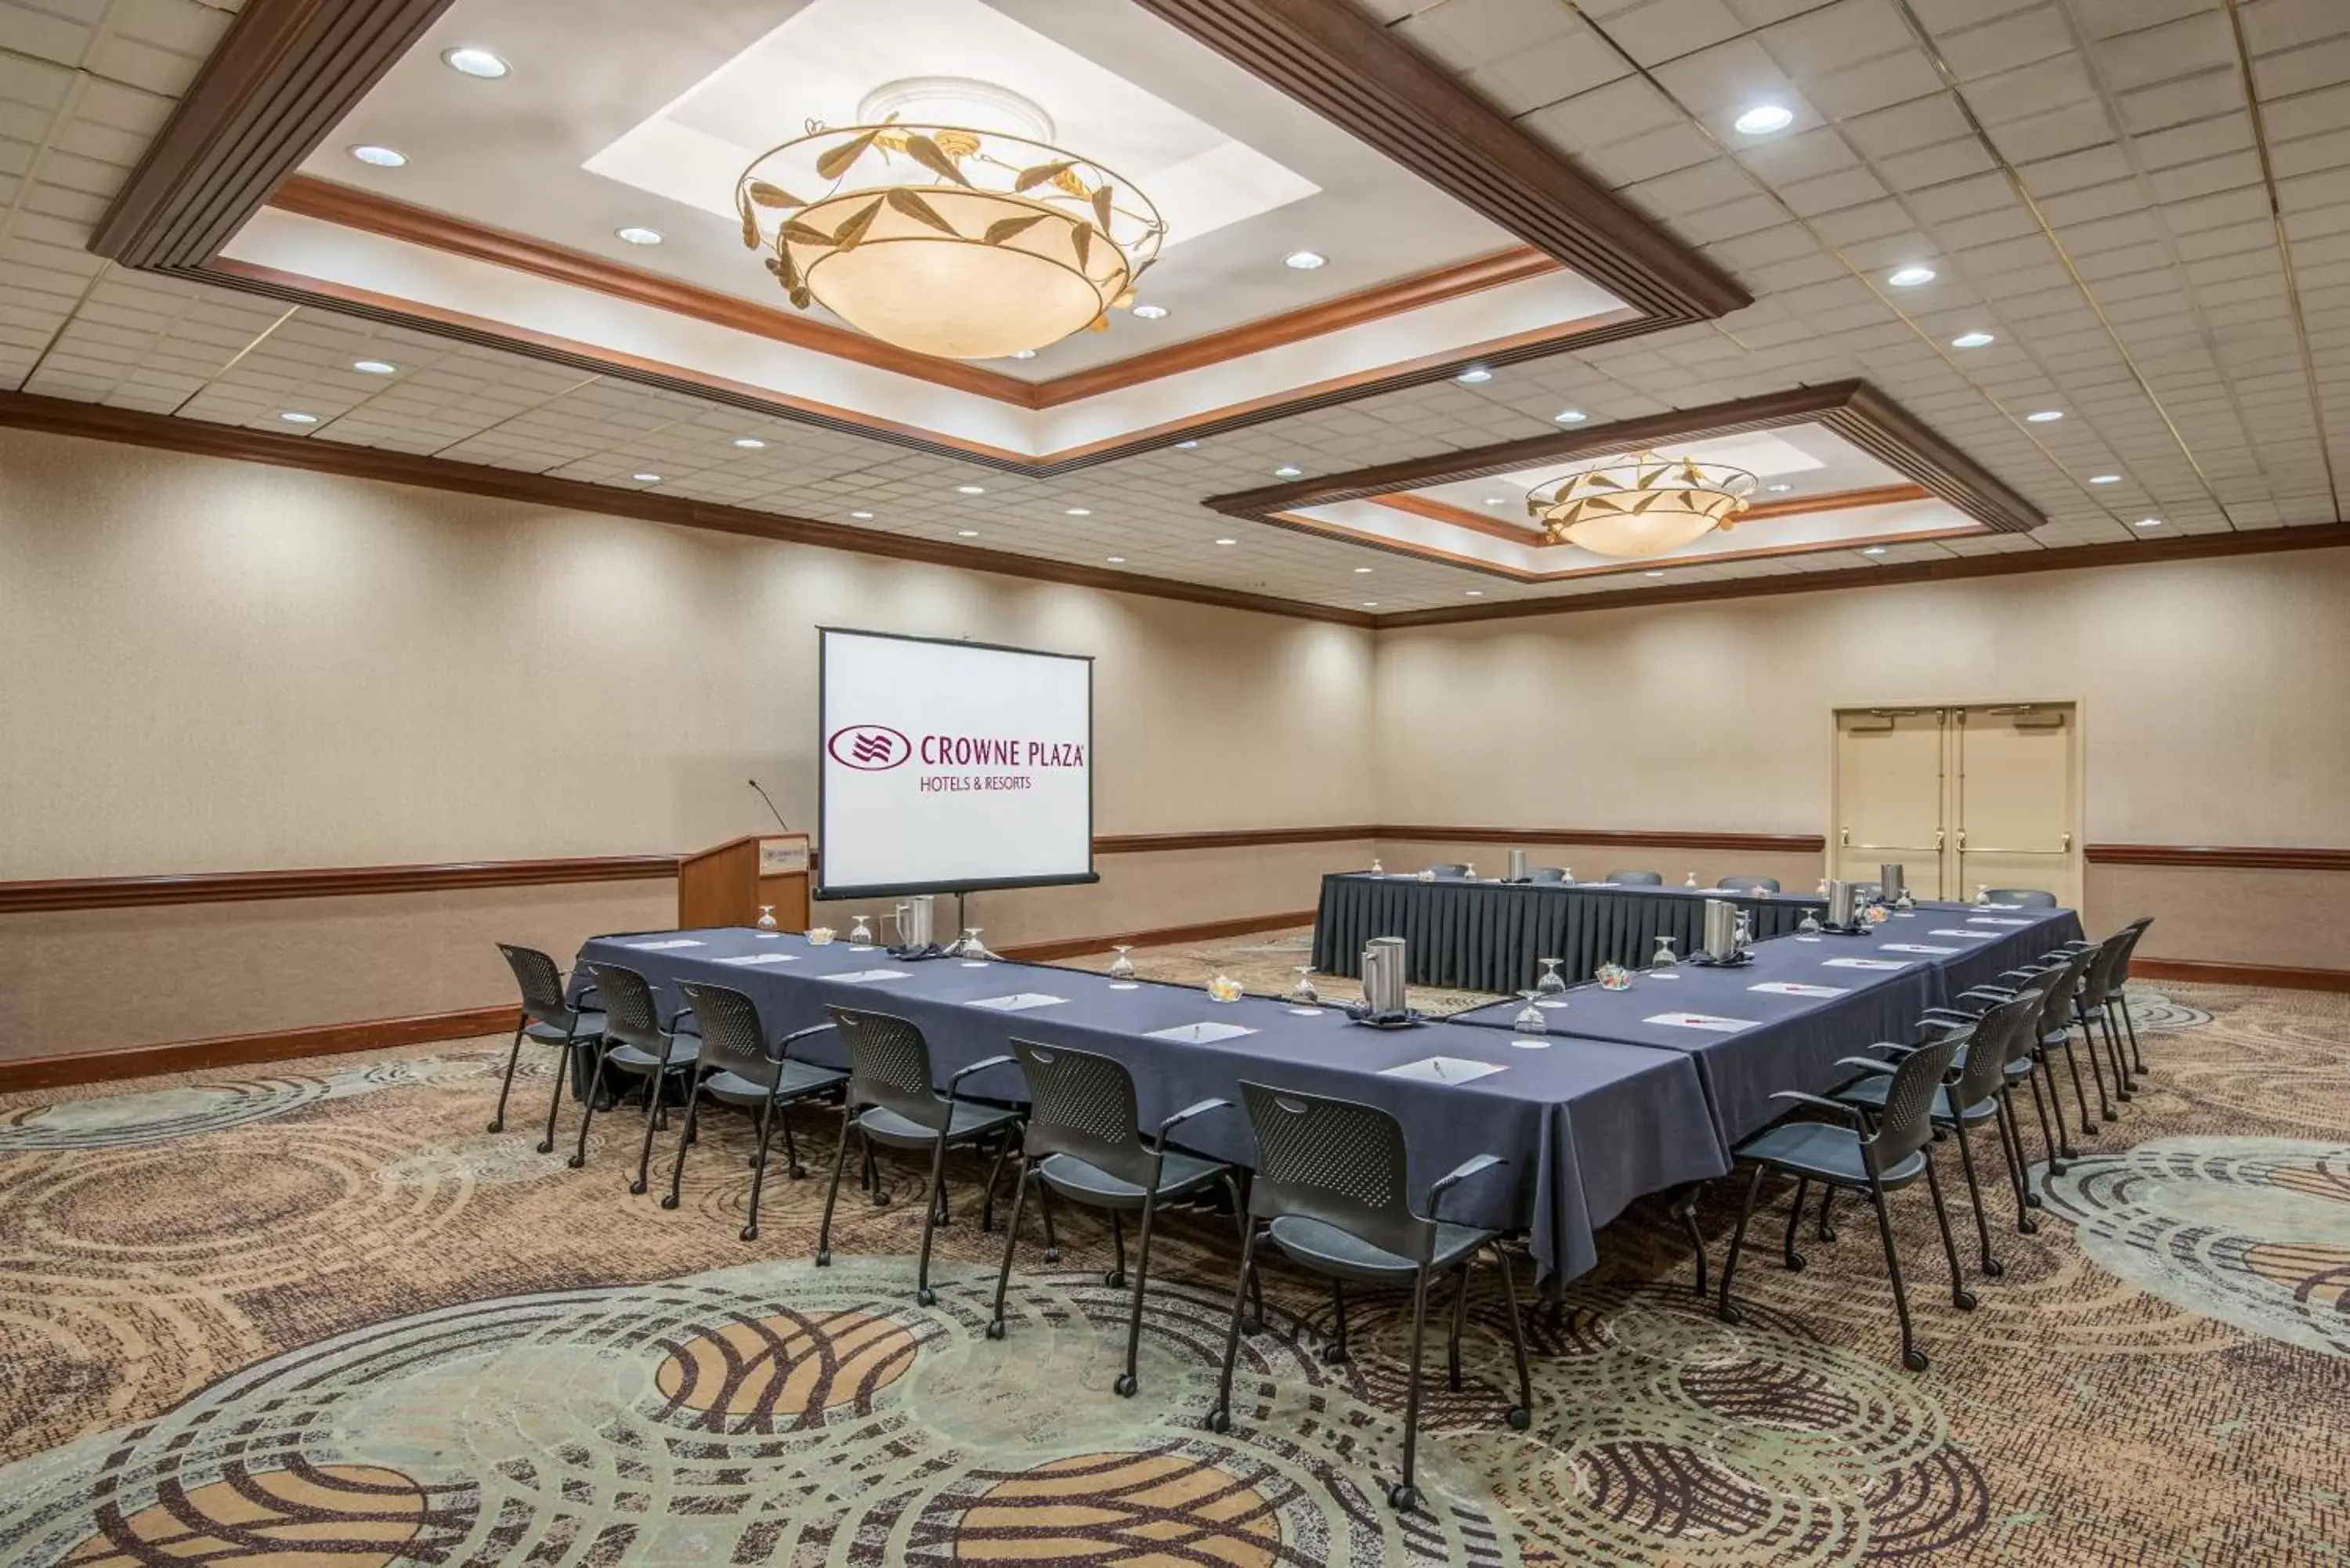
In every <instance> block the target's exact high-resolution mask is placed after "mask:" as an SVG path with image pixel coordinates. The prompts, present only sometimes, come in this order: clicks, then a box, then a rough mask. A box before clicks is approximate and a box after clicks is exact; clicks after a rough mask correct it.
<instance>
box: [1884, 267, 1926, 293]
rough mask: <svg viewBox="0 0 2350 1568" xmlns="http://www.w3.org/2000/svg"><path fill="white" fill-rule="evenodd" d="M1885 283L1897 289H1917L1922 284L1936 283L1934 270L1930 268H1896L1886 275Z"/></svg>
mask: <svg viewBox="0 0 2350 1568" xmlns="http://www.w3.org/2000/svg"><path fill="white" fill-rule="evenodd" d="M1885 281H1886V282H1887V283H1889V284H1891V285H1892V286H1894V287H1896V288H1915V287H1917V286H1918V285H1919V284H1921V283H1931V282H1933V281H1934V269H1933V268H1932V267H1929V266H1903V267H1896V268H1894V269H1893V270H1892V271H1891V272H1889V273H1887V274H1886V275H1885Z"/></svg>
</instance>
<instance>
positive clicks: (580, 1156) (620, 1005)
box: [569, 963, 702, 1193]
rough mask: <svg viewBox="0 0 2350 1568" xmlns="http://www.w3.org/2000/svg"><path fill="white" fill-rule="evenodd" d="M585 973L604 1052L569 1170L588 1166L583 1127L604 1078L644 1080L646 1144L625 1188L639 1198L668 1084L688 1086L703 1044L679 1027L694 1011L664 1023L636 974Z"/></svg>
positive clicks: (615, 970) (608, 969)
mask: <svg viewBox="0 0 2350 1568" xmlns="http://www.w3.org/2000/svg"><path fill="white" fill-rule="evenodd" d="M587 971H588V972H589V973H590V974H592V975H594V976H595V977H596V991H597V993H598V995H599V996H600V997H601V998H602V999H603V1002H604V1038H603V1048H602V1049H601V1050H600V1051H598V1053H597V1055H596V1079H595V1082H594V1083H593V1084H591V1085H589V1086H588V1090H587V1110H586V1112H585V1113H584V1114H583V1115H582V1116H580V1118H579V1147H577V1148H576V1149H574V1150H573V1151H572V1154H571V1159H570V1162H569V1163H570V1165H571V1168H572V1169H574V1170H577V1169H578V1168H580V1167H581V1166H583V1165H586V1164H587V1124H588V1123H590V1122H592V1121H594V1120H595V1119H596V1101H597V1099H598V1096H601V1095H602V1094H603V1092H604V1077H605V1075H606V1074H608V1073H614V1072H619V1073H625V1074H627V1075H629V1076H630V1077H633V1078H643V1079H646V1080H647V1081H648V1082H647V1085H646V1089H645V1141H644V1146H643V1147H640V1148H639V1149H638V1150H637V1178H636V1179H635V1180H634V1181H631V1182H629V1191H630V1192H633V1193H642V1192H643V1191H644V1190H645V1188H646V1187H647V1185H649V1184H648V1182H647V1180H646V1177H647V1175H648V1173H649V1172H650V1170H651V1168H652V1159H653V1131H654V1129H655V1128H656V1127H660V1125H661V1122H662V1120H663V1119H664V1118H663V1111H662V1107H663V1106H664V1105H666V1104H667V1101H668V1090H669V1084H670V1080H671V1079H672V1078H679V1079H684V1080H686V1081H687V1082H688V1083H690V1082H691V1079H692V1075H693V1071H694V1062H695V1060H696V1059H697V1058H698V1057H699V1056H700V1054H701V1051H702V1041H701V1039H700V1037H699V1036H697V1035H696V1034H694V1033H692V1032H691V1031H690V1030H684V1029H681V1028H679V1027H678V1025H679V1024H681V1023H683V1022H684V1021H685V1020H686V1018H687V1017H689V1016H690V1015H691V1013H692V1012H693V1009H691V1007H681V1008H679V1009H678V1010H677V1011H676V1012H672V1013H671V1014H670V1015H669V1017H668V1018H667V1019H663V1018H662V1017H661V1015H660V1007H659V1006H657V1005H656V1004H655V1002H654V1001H653V988H652V987H651V986H650V984H648V983H647V982H646V980H645V977H644V976H643V975H640V974H639V973H638V972H637V971H635V970H632V969H623V968H622V967H620V966H619V964H616V963H590V964H589V965H588V966H587Z"/></svg>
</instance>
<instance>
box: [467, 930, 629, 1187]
mask: <svg viewBox="0 0 2350 1568" xmlns="http://www.w3.org/2000/svg"><path fill="white" fill-rule="evenodd" d="M498 951H500V952H502V953H504V954H505V955H506V967H507V968H508V969H510V970H512V971H514V977H515V986H516V987H517V988H518V989H519V990H520V991H521V992H522V1019H521V1022H520V1023H517V1024H516V1025H515V1037H514V1044H513V1045H512V1046H510V1047H508V1048H507V1051H506V1076H505V1082H504V1083H503V1084H501V1085H498V1109H497V1114H496V1115H494V1116H492V1117H491V1118H490V1130H491V1131H492V1132H504V1131H505V1127H506V1096H508V1095H510V1094H512V1093H513V1092H514V1075H515V1063H516V1062H518V1061H520V1060H521V1058H522V1043H523V1042H524V1041H525V1040H530V1041H533V1042H535V1043H536V1044H541V1045H552V1046H554V1047H556V1057H555V1096H554V1098H552V1099H550V1100H549V1101H548V1102H547V1105H546V1137H543V1138H541V1139H539V1140H538V1152H539V1153H541V1154H553V1153H554V1152H555V1118H556V1113H557V1112H559V1111H560V1110H562V1108H563V1075H564V1071H565V1069H567V1068H568V1067H569V1066H570V1065H571V1053H572V1052H573V1051H574V1050H575V1049H577V1048H578V1047H580V1046H583V1045H589V1046H592V1045H593V1044H596V1042H597V1041H598V1040H599V1039H601V1038H602V1037H603V1034H604V1015H603V1014H602V1013H600V1012H590V1011H583V1010H582V1008H580V1007H574V1006H573V1005H572V1004H571V1003H570V1002H567V1001H566V1000H565V998H564V992H563V972H562V971H560V970H558V969H556V967H555V961H554V960H553V959H551V958H549V957H547V956H546V954H545V953H543V952H541V951H539V950H537V949H536V948H523V947H515V946H514V945H513V944H512V943H509V942H500V943H499V944H498ZM595 994H596V992H595V988H594V987H593V986H590V987H588V988H587V990H586V991H584V992H581V993H580V996H579V1001H580V1002H582V1003H583V1004H584V1003H586V1002H588V1001H589V1000H590V999H591V998H592V997H594V996H595Z"/></svg>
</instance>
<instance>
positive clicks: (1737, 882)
mask: <svg viewBox="0 0 2350 1568" xmlns="http://www.w3.org/2000/svg"><path fill="white" fill-rule="evenodd" d="M1714 886H1715V887H1717V888H1728V889H1730V890H1731V892H1733V893H1775V892H1777V891H1778V890H1779V878H1777V877H1723V878H1722V879H1721V881H1719V882H1716V883H1715V884H1714Z"/></svg>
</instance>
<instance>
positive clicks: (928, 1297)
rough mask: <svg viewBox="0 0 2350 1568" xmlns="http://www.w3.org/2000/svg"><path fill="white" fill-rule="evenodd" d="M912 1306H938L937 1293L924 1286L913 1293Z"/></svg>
mask: <svg viewBox="0 0 2350 1568" xmlns="http://www.w3.org/2000/svg"><path fill="white" fill-rule="evenodd" d="M914 1304H915V1305H916V1306H926V1307H931V1306H936V1305H938V1304H939V1293H938V1292H936V1291H934V1290H932V1289H931V1287H930V1286H928V1285H924V1286H923V1287H922V1288H921V1289H920V1290H919V1291H916V1292H915V1293H914Z"/></svg>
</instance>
